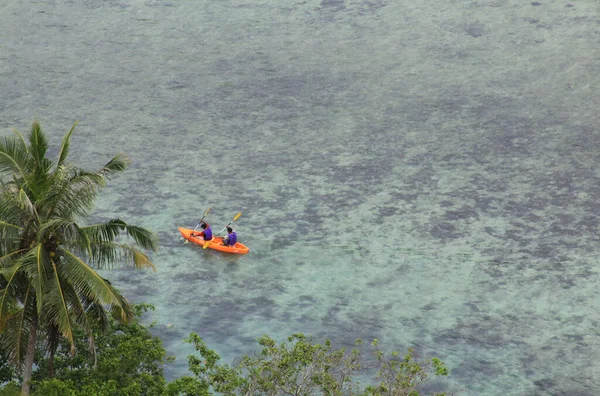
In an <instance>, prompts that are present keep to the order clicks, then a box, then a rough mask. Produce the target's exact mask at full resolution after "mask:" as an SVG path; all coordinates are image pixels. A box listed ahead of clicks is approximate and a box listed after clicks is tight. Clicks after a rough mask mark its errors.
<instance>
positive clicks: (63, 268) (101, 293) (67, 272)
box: [60, 249, 122, 305]
mask: <svg viewBox="0 0 600 396" xmlns="http://www.w3.org/2000/svg"><path fill="white" fill-rule="evenodd" d="M60 254H61V255H62V258H63V260H62V262H61V265H60V274H61V276H62V277H63V278H64V279H65V280H66V281H67V282H68V283H69V284H70V285H71V286H72V287H73V289H75V290H76V291H77V292H78V293H80V294H81V295H83V296H85V297H86V298H88V299H92V300H95V301H101V302H102V303H103V304H107V305H120V304H121V303H122V296H121V294H120V293H119V292H118V291H117V289H115V288H114V287H113V286H112V285H110V284H109V283H108V282H106V281H105V280H104V278H102V277H101V276H100V275H99V274H98V273H97V272H96V271H94V270H93V269H92V268H91V267H90V266H89V265H87V264H86V263H85V262H84V261H83V260H81V259H80V258H79V257H77V255H75V254H74V253H73V252H71V251H69V250H66V249H61V250H60Z"/></svg>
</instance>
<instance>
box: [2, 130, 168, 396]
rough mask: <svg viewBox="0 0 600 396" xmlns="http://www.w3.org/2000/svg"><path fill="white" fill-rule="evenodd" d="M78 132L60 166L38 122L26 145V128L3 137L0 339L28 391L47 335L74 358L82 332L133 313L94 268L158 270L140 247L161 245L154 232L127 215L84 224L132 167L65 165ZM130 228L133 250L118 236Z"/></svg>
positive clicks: (122, 161) (64, 147) (121, 162)
mask: <svg viewBox="0 0 600 396" xmlns="http://www.w3.org/2000/svg"><path fill="white" fill-rule="evenodd" d="M74 128H75V126H73V128H71V130H70V131H69V132H68V133H67V134H66V135H65V137H64V138H63V140H62V144H61V148H60V151H59V154H58V158H57V159H56V160H52V159H50V158H48V157H47V156H46V154H47V151H48V139H47V138H46V136H45V134H44V133H43V132H42V129H41V127H40V124H39V123H38V122H37V121H35V122H34V123H33V125H32V128H31V133H30V134H29V139H28V142H26V140H25V138H24V137H23V136H22V135H21V134H20V133H19V132H18V131H15V136H13V137H3V138H0V334H1V335H2V337H0V342H1V344H2V346H3V347H4V350H5V351H6V352H7V353H8V355H9V358H10V359H11V360H12V361H13V362H14V365H15V367H18V368H21V367H22V368H23V377H24V381H23V392H24V393H28V391H29V385H28V384H29V379H30V375H31V370H32V364H33V353H34V351H35V346H36V339H37V337H38V336H39V335H40V334H41V335H44V336H45V338H46V341H47V345H46V346H45V348H46V350H48V351H49V352H50V356H52V354H53V352H54V350H55V349H56V345H57V340H58V338H59V336H61V337H64V338H66V339H67V340H69V342H70V344H71V352H74V346H75V340H74V334H75V332H76V331H78V330H83V331H84V332H86V334H87V335H88V337H91V327H92V323H101V324H102V326H106V323H107V321H108V317H109V315H113V316H115V317H119V318H120V320H123V321H127V320H129V319H130V318H131V317H132V312H131V307H130V304H129V302H128V301H127V299H126V298H125V297H124V296H122V295H121V294H120V293H119V291H118V290H116V289H115V288H114V287H113V286H112V285H111V284H110V282H108V281H107V280H106V279H104V278H102V277H101V276H99V275H98V273H97V272H96V271H95V269H98V268H112V267H114V266H116V265H123V264H129V265H131V266H132V267H134V268H151V269H154V264H152V262H151V261H150V259H149V258H148V256H147V255H146V254H145V253H143V252H142V251H141V250H139V248H142V249H151V250H154V249H156V246H157V244H156V238H155V237H154V235H153V234H152V233H151V232H149V231H147V230H145V229H143V228H141V227H137V226H133V225H129V224H127V223H125V222H124V221H122V220H119V219H114V220H110V221H108V222H106V223H101V224H94V225H86V226H83V225H81V224H80V222H81V221H83V220H85V218H86V217H87V216H88V214H89V212H90V210H91V209H92V208H93V203H94V199H95V198H96V195H97V194H98V192H99V191H100V189H101V188H102V187H104V186H105V185H106V181H107V179H108V177H109V176H110V175H112V174H114V173H117V172H120V171H123V170H124V169H125V168H126V166H127V164H128V163H129V161H128V159H127V158H126V157H125V156H123V155H120V154H119V155H116V156H115V157H113V158H112V159H111V160H110V161H109V162H108V163H107V164H106V165H104V166H103V167H102V168H100V169H99V170H97V171H88V170H85V169H81V168H78V167H75V166H74V165H72V164H70V163H68V162H66V160H67V155H68V152H69V146H70V137H71V134H72V132H73V129H74ZM122 232H123V233H126V234H127V235H128V236H129V237H131V238H132V239H133V241H134V242H135V243H134V245H135V246H134V245H129V244H125V243H122V242H121V241H119V240H118V236H119V235H120V234H121V233H122ZM89 347H90V350H91V351H93V350H94V349H93V344H92V343H90V344H89Z"/></svg>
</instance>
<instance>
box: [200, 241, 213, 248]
mask: <svg viewBox="0 0 600 396" xmlns="http://www.w3.org/2000/svg"><path fill="white" fill-rule="evenodd" d="M211 242H212V240H210V241H208V242H206V243H205V244H204V245H202V249H206V248H207V247H208V245H210V244H211Z"/></svg>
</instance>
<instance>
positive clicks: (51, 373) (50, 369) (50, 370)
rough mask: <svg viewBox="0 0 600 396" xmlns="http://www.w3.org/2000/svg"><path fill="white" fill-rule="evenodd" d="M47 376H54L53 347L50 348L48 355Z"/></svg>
mask: <svg viewBox="0 0 600 396" xmlns="http://www.w3.org/2000/svg"><path fill="white" fill-rule="evenodd" d="M48 378H54V349H50V356H49V357H48Z"/></svg>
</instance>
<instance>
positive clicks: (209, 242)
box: [202, 212, 242, 249]
mask: <svg viewBox="0 0 600 396" xmlns="http://www.w3.org/2000/svg"><path fill="white" fill-rule="evenodd" d="M240 217H242V212H239V213H238V214H236V215H235V217H234V218H233V220H231V221H230V222H229V224H227V225H226V226H225V228H223V229H222V230H221V231H219V233H218V234H217V235H215V237H218V236H219V235H221V233H222V232H223V231H225V230H226V229H227V227H229V226H230V225H231V223H233V222H234V221H236V220H237V219H239V218H240ZM215 237H213V239H211V240H210V241H208V242H206V243H205V244H204V246H202V249H206V248H207V247H208V246H209V245H210V244H211V243H212V241H213V240H214V238H215Z"/></svg>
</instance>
